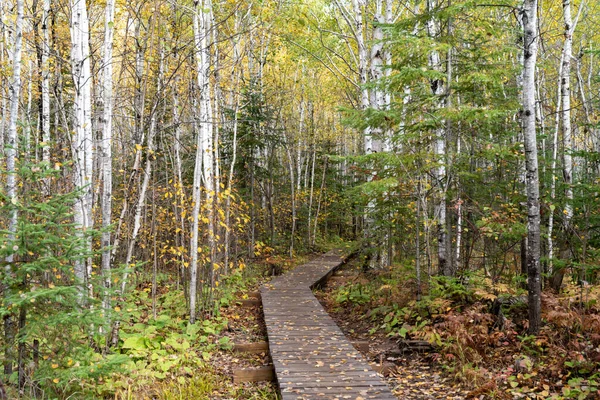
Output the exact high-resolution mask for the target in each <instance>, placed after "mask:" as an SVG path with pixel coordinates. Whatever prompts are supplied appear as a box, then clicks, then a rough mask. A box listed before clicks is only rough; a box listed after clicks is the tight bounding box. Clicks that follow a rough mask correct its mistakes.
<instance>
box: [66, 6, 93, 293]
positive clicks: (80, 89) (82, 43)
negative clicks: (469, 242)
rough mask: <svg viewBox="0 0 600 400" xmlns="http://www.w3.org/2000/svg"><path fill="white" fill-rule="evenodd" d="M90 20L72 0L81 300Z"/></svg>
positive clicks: (88, 224)
mask: <svg viewBox="0 0 600 400" xmlns="http://www.w3.org/2000/svg"><path fill="white" fill-rule="evenodd" d="M89 35H90V30H89V20H88V16H87V7H86V3H85V0H72V1H71V45H72V46H71V63H72V68H73V80H74V84H75V99H74V101H73V131H74V134H73V140H72V143H71V151H72V154H73V159H74V161H75V162H74V166H73V185H74V186H75V187H76V188H77V189H78V190H80V195H79V196H78V198H77V200H76V201H75V204H74V210H73V218H74V222H75V226H76V227H77V235H78V236H79V238H80V239H81V241H82V243H84V247H83V248H82V251H83V252H84V254H85V257H81V258H79V259H77V260H76V261H75V278H76V279H77V285H78V286H79V291H80V293H79V296H80V301H81V302H82V303H83V299H84V296H85V294H84V290H86V289H87V292H88V295H91V290H92V286H91V282H89V281H88V278H89V276H90V275H91V274H90V272H91V271H90V269H91V265H88V260H87V253H89V251H91V244H92V243H91V238H90V237H89V234H88V233H87V232H88V231H89V230H90V229H91V228H92V227H93V219H92V218H93V215H92V196H93V193H92V189H93V182H92V177H93V165H94V164H93V156H94V149H93V148H94V141H93V136H92V97H91V93H92V75H91V70H90V45H89Z"/></svg>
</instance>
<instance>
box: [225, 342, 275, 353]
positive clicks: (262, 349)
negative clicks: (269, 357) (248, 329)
mask: <svg viewBox="0 0 600 400" xmlns="http://www.w3.org/2000/svg"><path fill="white" fill-rule="evenodd" d="M233 351H234V352H236V353H252V354H256V353H268V352H269V343H268V342H253V343H238V344H235V345H233Z"/></svg>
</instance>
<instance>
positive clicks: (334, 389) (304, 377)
mask: <svg viewBox="0 0 600 400" xmlns="http://www.w3.org/2000/svg"><path fill="white" fill-rule="evenodd" d="M342 264H343V257H342V255H341V252H340V251H335V250H334V251H331V252H329V253H326V254H325V255H323V256H320V257H318V258H316V259H315V260H312V261H311V262H308V263H306V264H304V265H301V266H299V267H296V268H295V269H294V270H293V271H292V272H290V273H287V274H285V275H283V276H280V277H278V278H276V279H274V280H272V281H271V282H270V283H269V284H266V285H264V286H263V287H262V288H261V296H262V303H263V312H264V316H265V323H266V325H267V333H268V337H269V349H270V352H271V358H272V359H273V364H274V366H275V373H276V376H277V382H278V384H279V388H280V391H281V396H282V400H309V399H311V400H312V399H319V400H321V399H332V400H333V399H339V400H342V399H351V400H367V399H378V400H396V399H397V398H396V397H395V396H394V395H393V394H392V392H391V391H390V389H389V388H388V386H387V385H386V383H385V382H384V381H383V380H382V379H381V376H380V375H379V374H377V373H376V372H374V371H373V370H372V369H371V367H370V366H369V364H368V363H367V361H366V360H365V359H364V358H363V356H362V355H361V354H360V353H359V352H358V351H357V350H355V349H354V347H353V346H352V344H351V343H350V342H349V341H348V340H347V339H346V337H345V336H344V334H343V333H342V331H341V330H340V328H339V327H338V326H337V324H336V323H335V322H334V321H333V319H332V318H331V317H330V316H329V314H327V312H326V311H325V310H324V309H323V307H322V306H321V304H320V303H319V301H318V300H317V299H316V298H315V296H314V295H313V293H312V290H311V287H313V286H314V285H315V284H317V283H319V282H320V281H322V280H324V279H327V277H328V276H329V275H330V274H331V273H333V272H334V271H335V269H336V268H338V267H339V266H340V265H342Z"/></svg>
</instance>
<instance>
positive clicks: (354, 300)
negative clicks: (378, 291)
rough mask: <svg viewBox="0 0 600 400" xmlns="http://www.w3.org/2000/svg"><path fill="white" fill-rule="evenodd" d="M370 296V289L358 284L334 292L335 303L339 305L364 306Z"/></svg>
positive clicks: (341, 287)
mask: <svg viewBox="0 0 600 400" xmlns="http://www.w3.org/2000/svg"><path fill="white" fill-rule="evenodd" d="M372 295H373V293H372V292H371V290H370V288H369V287H368V286H367V287H365V286H363V285H361V284H360V283H359V284H356V285H352V284H350V285H343V286H340V287H339V288H338V289H337V290H336V295H335V301H336V302H337V303H339V304H350V305H364V304H367V303H368V302H369V300H370V299H371V297H372Z"/></svg>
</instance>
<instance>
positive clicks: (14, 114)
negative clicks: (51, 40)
mask: <svg viewBox="0 0 600 400" xmlns="http://www.w3.org/2000/svg"><path fill="white" fill-rule="evenodd" d="M23 3H24V0H17V3H16V8H17V15H16V19H15V25H14V26H15V30H14V45H13V53H12V78H11V81H10V86H9V88H8V91H9V95H10V114H9V120H8V130H7V135H6V143H5V146H4V155H5V157H6V172H7V176H6V197H7V198H8V201H9V202H10V204H11V205H12V207H11V208H10V215H9V216H8V218H9V221H8V241H9V243H11V242H14V241H15V239H16V232H17V218H18V214H17V207H16V205H17V202H18V199H17V176H16V173H17V168H16V161H17V150H18V140H17V120H18V117H19V96H20V93H21V86H22V83H21V56H22V47H23ZM2 134H3V133H2ZM5 261H6V265H5V267H4V268H5V270H4V272H5V273H6V274H9V275H10V274H11V270H12V267H11V264H12V263H13V261H14V257H13V254H12V253H11V254H10V255H9V256H7V257H6V260H5ZM2 289H3V292H4V296H6V295H7V293H6V290H8V288H2ZM13 325H14V321H13V317H12V316H11V315H10V314H8V315H5V316H4V335H5V342H6V347H5V360H4V373H5V374H6V375H10V374H11V373H12V364H13V361H14V354H13V351H12V347H13V345H12V344H13V341H14V339H15V337H14V332H13V330H14V327H13Z"/></svg>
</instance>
